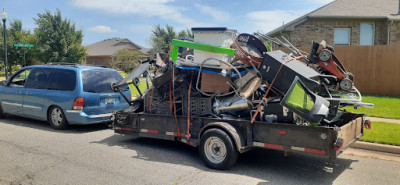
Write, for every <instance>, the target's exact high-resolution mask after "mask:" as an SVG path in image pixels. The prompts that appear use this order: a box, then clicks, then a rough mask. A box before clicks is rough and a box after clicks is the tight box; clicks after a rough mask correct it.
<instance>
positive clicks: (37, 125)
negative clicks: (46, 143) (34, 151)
mask: <svg viewBox="0 0 400 185" xmlns="http://www.w3.org/2000/svg"><path fill="white" fill-rule="evenodd" d="M0 122H1V123H4V124H10V125H16V126H22V127H29V128H33V129H39V130H46V131H51V132H59V133H79V132H95V131H99V130H104V129H109V127H108V125H106V124H105V123H102V124H93V125H70V127H69V128H68V129H66V130H55V129H53V128H51V126H50V124H49V123H47V122H45V121H38V120H32V119H28V118H23V117H18V116H12V115H7V117H6V118H3V119H0Z"/></svg>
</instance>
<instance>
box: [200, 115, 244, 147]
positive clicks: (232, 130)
mask: <svg viewBox="0 0 400 185" xmlns="http://www.w3.org/2000/svg"><path fill="white" fill-rule="evenodd" d="M211 128H219V129H221V130H223V131H225V132H226V133H227V134H228V135H229V136H230V137H231V138H232V139H233V141H234V142H235V145H236V149H237V150H238V151H239V152H240V153H243V152H245V151H246V150H245V149H244V148H243V141H244V140H243V138H242V137H241V136H240V135H239V134H238V132H237V131H236V129H235V128H234V127H232V125H230V124H228V123H225V122H212V123H209V124H207V125H206V126H204V127H203V128H202V129H201V131H200V134H199V141H200V139H201V137H202V135H203V133H204V132H205V131H207V130H208V129H211Z"/></svg>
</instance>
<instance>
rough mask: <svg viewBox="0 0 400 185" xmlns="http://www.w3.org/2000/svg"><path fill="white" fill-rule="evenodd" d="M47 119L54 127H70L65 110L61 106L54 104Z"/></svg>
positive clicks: (59, 128) (60, 128)
mask: <svg viewBox="0 0 400 185" xmlns="http://www.w3.org/2000/svg"><path fill="white" fill-rule="evenodd" d="M47 119H48V121H49V123H50V126H51V127H53V128H54V129H58V130H62V129H66V128H68V126H69V125H68V122H67V119H66V118H65V115H64V112H63V111H62V110H61V108H60V107H57V106H53V107H51V108H50V110H49V112H48V115H47Z"/></svg>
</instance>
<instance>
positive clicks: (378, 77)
mask: <svg viewBox="0 0 400 185" xmlns="http://www.w3.org/2000/svg"><path fill="white" fill-rule="evenodd" d="M334 48H335V54H336V56H337V58H338V59H339V60H340V62H342V64H343V66H344V67H345V68H346V70H347V71H349V72H351V73H353V75H354V85H355V86H356V87H357V89H358V90H359V91H360V92H361V93H363V94H374V95H390V96H400V45H394V46H336V47H334ZM299 49H301V50H303V51H306V52H309V50H310V48H299Z"/></svg>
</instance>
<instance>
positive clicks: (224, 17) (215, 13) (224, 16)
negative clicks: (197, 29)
mask: <svg viewBox="0 0 400 185" xmlns="http://www.w3.org/2000/svg"><path fill="white" fill-rule="evenodd" d="M194 6H195V7H196V8H198V9H199V10H200V11H201V12H202V13H204V14H208V15H211V16H212V17H213V18H214V19H215V20H216V21H219V22H225V21H229V20H230V15H229V13H227V12H224V11H221V10H218V9H215V8H212V7H209V6H205V5H201V4H195V5H194Z"/></svg>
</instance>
